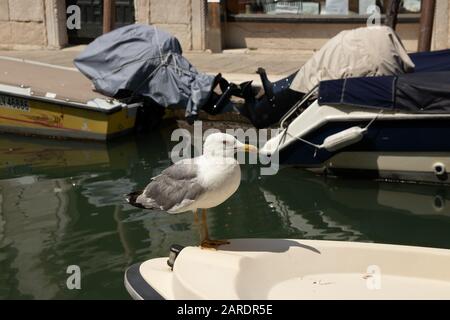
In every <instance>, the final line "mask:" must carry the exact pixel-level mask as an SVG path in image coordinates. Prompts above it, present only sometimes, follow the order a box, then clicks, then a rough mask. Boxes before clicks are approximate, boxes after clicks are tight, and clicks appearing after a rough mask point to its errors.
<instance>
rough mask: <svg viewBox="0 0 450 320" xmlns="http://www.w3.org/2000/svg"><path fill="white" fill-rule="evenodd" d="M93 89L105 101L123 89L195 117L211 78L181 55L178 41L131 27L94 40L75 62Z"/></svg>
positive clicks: (149, 28)
mask: <svg viewBox="0 0 450 320" xmlns="http://www.w3.org/2000/svg"><path fill="white" fill-rule="evenodd" d="M74 64H75V66H76V67H77V68H78V69H79V70H80V71H81V72H82V73H83V74H84V75H85V76H86V77H88V78H89V79H90V80H91V81H92V82H93V83H94V86H95V89H96V90H97V91H98V92H100V93H102V94H104V95H107V96H109V97H115V96H117V95H118V93H119V92H121V91H123V90H125V91H128V92H129V93H130V94H131V95H132V96H144V97H148V98H151V99H152V100H153V101H155V102H156V103H157V104H159V105H161V106H163V107H169V106H177V107H183V108H185V109H186V117H190V116H195V115H197V113H198V112H199V111H200V109H201V108H202V106H203V105H204V104H205V103H206V102H207V101H208V99H209V97H210V94H211V92H212V89H213V85H214V79H215V77H214V76H211V75H206V74H202V73H199V72H198V71H197V70H196V69H195V68H194V67H193V66H192V65H191V64H190V62H189V61H188V60H187V59H185V58H184V57H183V56H182V49H181V45H180V43H179V41H178V40H177V39H176V38H175V37H174V36H172V35H170V34H169V33H167V32H165V31H163V30H161V29H158V28H156V27H154V26H148V25H139V24H133V25H129V26H125V27H122V28H119V29H116V30H114V31H112V32H109V33H107V34H105V35H102V36H100V37H99V38H97V39H96V40H95V41H93V42H92V43H91V44H89V46H88V47H87V48H86V49H85V50H84V51H83V52H82V53H81V54H80V55H79V56H78V57H77V58H76V59H75V61H74Z"/></svg>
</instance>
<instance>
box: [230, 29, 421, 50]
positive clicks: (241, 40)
mask: <svg viewBox="0 0 450 320" xmlns="http://www.w3.org/2000/svg"><path fill="white" fill-rule="evenodd" d="M363 26H365V25H364V24H352V23H268V22H262V23H254V22H229V23H227V25H226V27H225V47H226V48H253V49H270V50H274V49H280V48H283V49H290V50H305V51H315V50H318V49H320V48H321V47H322V46H323V45H324V44H325V43H326V42H327V41H328V40H329V39H330V38H332V37H334V36H335V35H336V34H338V33H339V32H340V31H342V30H348V29H354V28H359V27H363ZM397 31H398V33H399V34H400V37H401V39H402V41H403V43H404V45H405V47H406V48H407V49H408V50H410V51H415V50H417V35H418V32H419V24H418V23H415V24H412V23H411V24H410V23H408V24H399V25H398V27H397Z"/></svg>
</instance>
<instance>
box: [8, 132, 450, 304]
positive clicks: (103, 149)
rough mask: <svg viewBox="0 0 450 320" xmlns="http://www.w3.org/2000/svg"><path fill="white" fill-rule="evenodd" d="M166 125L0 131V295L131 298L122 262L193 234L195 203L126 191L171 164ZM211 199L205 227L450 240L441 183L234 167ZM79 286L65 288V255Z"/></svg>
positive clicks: (437, 242) (250, 234)
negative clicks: (235, 178) (50, 134)
mask: <svg viewBox="0 0 450 320" xmlns="http://www.w3.org/2000/svg"><path fill="white" fill-rule="evenodd" d="M173 145H174V143H171V142H170V132H169V131H161V132H158V133H152V134H147V135H140V136H137V137H135V136H133V137H126V138H123V139H120V140H117V141H114V142H111V143H109V144H108V145H105V144H98V143H80V142H73V141H58V140H45V139H38V138H25V137H15V136H9V135H0V299H128V298H129V297H128V294H127V292H126V291H125V289H124V286H123V275H124V271H125V269H126V268H127V267H128V266H130V265H131V264H133V263H136V262H140V261H143V260H146V259H149V258H154V257H163V256H167V254H168V250H169V247H170V246H171V245H172V244H175V243H176V244H181V245H197V244H198V241H199V237H198V230H197V228H196V226H195V224H194V219H193V216H192V214H182V215H176V216H173V215H168V214H165V213H148V212H146V211H144V210H141V209H137V208H134V207H132V206H130V205H128V204H127V203H126V202H125V200H124V195H125V194H127V193H129V192H131V191H134V190H140V189H142V188H144V187H145V185H146V184H147V183H148V181H149V179H150V177H152V176H155V175H157V174H158V173H159V172H160V171H162V170H163V169H164V168H166V167H167V166H169V165H170V160H169V152H170V150H171V148H172V146H173ZM242 171H243V175H242V184H241V187H240V189H239V190H238V192H237V193H236V194H235V195H234V196H233V197H232V198H230V199H229V200H228V201H226V202H225V203H223V204H222V205H221V206H219V207H217V208H214V209H212V210H210V211H209V226H210V233H211V236H212V237H214V238H219V239H231V238H254V237H258V238H304V239H325V240H338V241H361V242H376V243H389V244H402V245H418V246H427V247H439V248H449V249H450V189H449V188H448V187H444V186H437V185H418V184H405V183H388V182H380V181H367V180H350V179H334V178H324V177H317V176H314V175H312V174H310V173H307V172H305V171H302V170H300V169H294V168H286V169H283V170H281V171H280V172H279V173H278V174H277V175H276V176H269V177H267V176H266V177H261V176H260V175H259V172H260V171H259V168H258V167H256V166H243V167H242ZM73 265H75V266H79V268H80V270H81V290H69V289H68V288H67V285H66V280H67V278H68V277H69V276H70V274H68V273H67V268H68V267H69V266H73Z"/></svg>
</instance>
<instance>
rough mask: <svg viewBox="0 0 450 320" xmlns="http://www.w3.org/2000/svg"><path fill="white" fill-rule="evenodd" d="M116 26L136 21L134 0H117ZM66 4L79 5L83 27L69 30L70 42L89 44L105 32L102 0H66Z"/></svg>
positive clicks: (115, 7) (115, 9)
mask: <svg viewBox="0 0 450 320" xmlns="http://www.w3.org/2000/svg"><path fill="white" fill-rule="evenodd" d="M113 3H114V10H113V12H115V14H114V20H115V22H114V28H120V27H123V26H126V25H129V24H133V23H134V22H135V15H134V10H135V9H134V0H115V1H113ZM66 5H67V6H70V5H77V6H79V7H80V11H81V29H79V30H77V29H74V30H67V35H68V38H69V44H72V45H76V44H88V43H90V42H92V41H93V40H94V39H95V38H97V37H98V36H100V35H102V33H103V1H102V0H66Z"/></svg>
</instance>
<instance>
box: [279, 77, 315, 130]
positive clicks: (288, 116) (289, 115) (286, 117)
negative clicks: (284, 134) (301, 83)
mask: <svg viewBox="0 0 450 320" xmlns="http://www.w3.org/2000/svg"><path fill="white" fill-rule="evenodd" d="M318 88H319V85H316V86H315V87H314V88H312V89H311V91H309V92H308V93H307V94H306V95H305V96H304V97H303V98H302V99H301V100H300V101H298V102H297V103H296V104H295V105H294V106H293V107H292V108H291V109H290V110H289V111H288V112H287V113H286V114H285V115H284V117H283V118H281V120H280V128H281V129H285V128H286V126H285V124H286V123H287V125H289V123H290V122H291V121H289V120H291V118H292V117H293V116H295V117H297V116H298V114H297V111H298V110H299V109H300V108H302V107H303V106H304V105H305V104H306V103H307V102H308V101H309V100H310V98H311V97H312V96H314V95H315V94H316V93H317V92H318Z"/></svg>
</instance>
